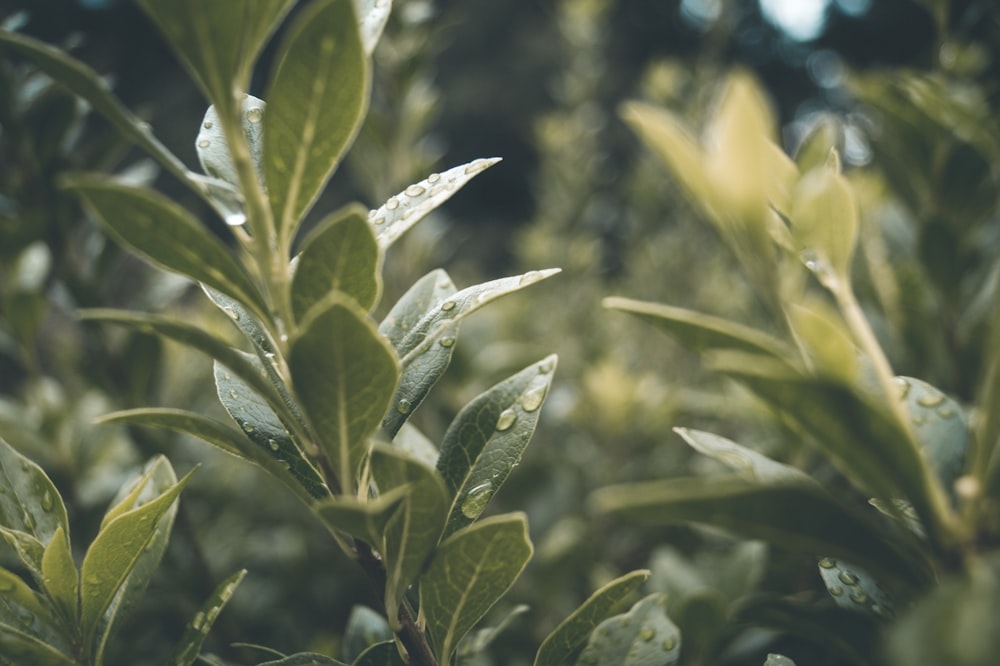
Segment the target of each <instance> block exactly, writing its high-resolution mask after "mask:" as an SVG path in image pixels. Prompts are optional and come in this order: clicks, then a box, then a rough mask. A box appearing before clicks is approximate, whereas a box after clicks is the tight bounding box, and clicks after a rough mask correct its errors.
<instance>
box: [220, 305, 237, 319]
mask: <svg viewBox="0 0 1000 666" xmlns="http://www.w3.org/2000/svg"><path fill="white" fill-rule="evenodd" d="M222 311H223V312H225V313H226V314H227V315H229V317H230V319H233V320H235V321H239V320H240V313H239V312H237V311H236V310H235V309H234V308H223V309H222Z"/></svg>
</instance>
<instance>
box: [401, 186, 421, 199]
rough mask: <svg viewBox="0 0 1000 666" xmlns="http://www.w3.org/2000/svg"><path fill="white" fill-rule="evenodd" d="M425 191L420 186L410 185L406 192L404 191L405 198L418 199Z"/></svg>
mask: <svg viewBox="0 0 1000 666" xmlns="http://www.w3.org/2000/svg"><path fill="white" fill-rule="evenodd" d="M426 191H427V190H426V189H424V188H423V187H422V186H420V185H410V186H409V187H408V188H406V190H404V192H405V194H406V196H408V197H419V196H421V195H422V194H424V192H426Z"/></svg>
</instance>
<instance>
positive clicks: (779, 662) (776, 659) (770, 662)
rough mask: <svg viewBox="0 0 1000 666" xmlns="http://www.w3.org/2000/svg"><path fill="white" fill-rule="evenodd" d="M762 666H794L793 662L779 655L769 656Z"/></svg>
mask: <svg viewBox="0 0 1000 666" xmlns="http://www.w3.org/2000/svg"><path fill="white" fill-rule="evenodd" d="M764 666H795V662H794V661H792V660H791V659H789V658H788V657H786V656H784V655H780V654H769V655H767V660H766V661H765V662H764Z"/></svg>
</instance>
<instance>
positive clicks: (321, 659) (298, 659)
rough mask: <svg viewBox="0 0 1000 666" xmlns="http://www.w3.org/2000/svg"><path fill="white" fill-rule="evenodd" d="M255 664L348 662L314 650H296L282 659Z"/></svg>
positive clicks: (306, 665)
mask: <svg viewBox="0 0 1000 666" xmlns="http://www.w3.org/2000/svg"><path fill="white" fill-rule="evenodd" d="M257 666H348V664H345V663H344V662H342V661H337V660H336V659H333V658H332V657H327V656H326V655H323V654H317V653H316V652H298V653H296V654H290V655H288V656H287V657H284V658H282V659H276V660H274V661H262V662H260V663H259V664H257Z"/></svg>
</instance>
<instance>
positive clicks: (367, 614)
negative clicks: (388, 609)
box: [343, 606, 396, 666]
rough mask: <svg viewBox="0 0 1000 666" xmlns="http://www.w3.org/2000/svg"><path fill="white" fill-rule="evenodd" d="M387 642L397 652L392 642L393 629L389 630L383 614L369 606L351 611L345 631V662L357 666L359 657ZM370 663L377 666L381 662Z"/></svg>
mask: <svg viewBox="0 0 1000 666" xmlns="http://www.w3.org/2000/svg"><path fill="white" fill-rule="evenodd" d="M386 641H388V642H389V644H390V645H392V649H393V652H395V651H396V644H395V641H393V640H392V629H390V628H389V623H388V622H386V621H385V617H384V616H383V615H382V614H381V613H377V612H375V611H373V610H372V609H371V608H368V607H367V606H355V607H354V608H352V609H351V614H350V616H348V618H347V627H346V628H345V629H344V648H343V657H344V661H347V662H349V663H351V664H354V665H355V666H356V665H357V663H358V662H357V660H358V657H360V656H361V654H362V653H363V652H365V651H366V650H369V649H370V648H372V647H374V646H375V645H376V644H379V643H384V642H386ZM369 663H370V664H371V666H375V664H377V663H379V662H378V661H375V662H369Z"/></svg>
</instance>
